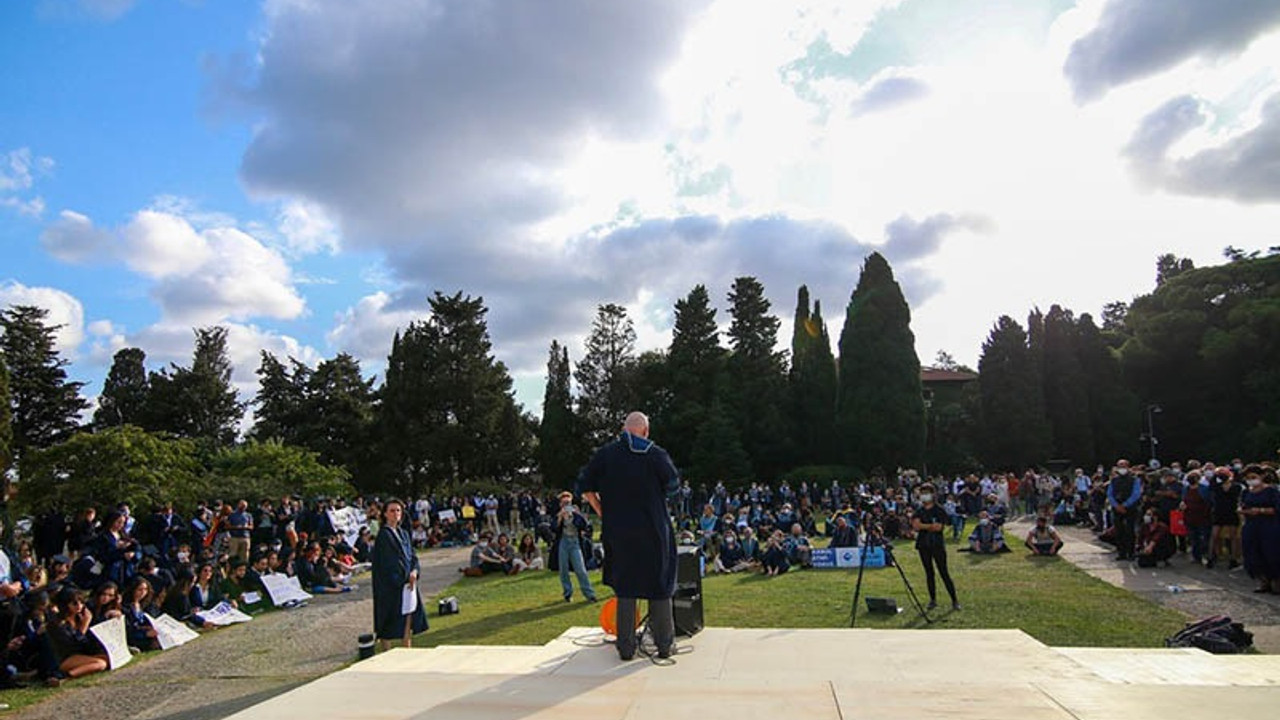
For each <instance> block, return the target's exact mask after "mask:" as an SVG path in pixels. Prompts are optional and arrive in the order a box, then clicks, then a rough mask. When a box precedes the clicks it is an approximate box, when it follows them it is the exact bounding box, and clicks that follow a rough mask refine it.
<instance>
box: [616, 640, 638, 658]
mask: <svg viewBox="0 0 1280 720" xmlns="http://www.w3.org/2000/svg"><path fill="white" fill-rule="evenodd" d="M635 656H636V646H635V644H634V643H633V644H631V645H622V644H619V645H618V658H619V659H620V660H622V661H623V662H626V661H628V660H631V659H632V658H634V657H635Z"/></svg>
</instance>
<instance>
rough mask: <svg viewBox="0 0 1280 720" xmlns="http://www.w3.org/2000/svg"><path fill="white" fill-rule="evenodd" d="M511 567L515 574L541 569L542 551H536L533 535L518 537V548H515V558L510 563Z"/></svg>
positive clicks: (536, 543) (536, 545) (536, 546)
mask: <svg viewBox="0 0 1280 720" xmlns="http://www.w3.org/2000/svg"><path fill="white" fill-rule="evenodd" d="M511 567H512V569H514V570H515V571H516V572H523V571H525V570H541V569H542V551H541V550H539V549H538V542H537V541H536V540H534V539H533V533H525V534H523V535H521V536H520V547H518V548H516V557H515V559H514V560H512V561H511Z"/></svg>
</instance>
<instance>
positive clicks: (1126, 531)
mask: <svg viewBox="0 0 1280 720" xmlns="http://www.w3.org/2000/svg"><path fill="white" fill-rule="evenodd" d="M1141 499H1142V482H1141V481H1140V480H1138V479H1137V478H1135V477H1134V476H1133V475H1131V474H1130V473H1129V461H1128V460H1123V459H1122V460H1120V461H1118V462H1117V463H1116V470H1115V474H1114V475H1112V476H1111V483H1110V484H1109V485H1108V486H1107V503H1108V504H1109V505H1110V506H1111V512H1112V515H1113V516H1114V520H1113V521H1112V522H1113V523H1114V525H1115V528H1116V535H1115V537H1116V550H1117V552H1116V559H1117V560H1132V559H1133V540H1134V537H1133V536H1134V532H1135V528H1134V524H1135V522H1136V520H1137V515H1138V513H1137V509H1138V501H1139V500H1141Z"/></svg>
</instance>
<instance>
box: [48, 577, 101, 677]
mask: <svg viewBox="0 0 1280 720" xmlns="http://www.w3.org/2000/svg"><path fill="white" fill-rule="evenodd" d="M56 605H57V609H58V611H57V615H56V616H55V618H54V620H53V622H51V623H49V628H48V637H49V643H50V645H51V646H52V648H53V654H54V657H55V658H56V659H57V661H58V670H59V671H60V672H61V673H62V674H63V675H64V676H65V677H67V678H70V679H75V678H79V677H84V676H85V675H92V674H94V673H99V672H102V671H104V670H106V669H107V668H108V667H109V664H108V662H107V656H106V655H105V654H103V653H102V648H100V647H99V646H98V643H97V641H95V640H94V639H92V638H91V637H90V636H89V626H90V624H92V623H93V614H92V613H91V612H89V608H88V607H87V606H85V604H84V595H83V593H82V592H81V591H79V590H76V589H75V588H69V587H68V588H63V589H62V590H61V591H59V593H58V597H57V602H56Z"/></svg>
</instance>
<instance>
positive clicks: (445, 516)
mask: <svg viewBox="0 0 1280 720" xmlns="http://www.w3.org/2000/svg"><path fill="white" fill-rule="evenodd" d="M436 519H438V520H439V521H440V522H455V521H457V519H458V516H457V514H456V513H454V512H453V510H441V511H440V512H438V513H436Z"/></svg>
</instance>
